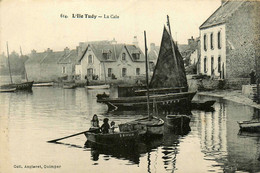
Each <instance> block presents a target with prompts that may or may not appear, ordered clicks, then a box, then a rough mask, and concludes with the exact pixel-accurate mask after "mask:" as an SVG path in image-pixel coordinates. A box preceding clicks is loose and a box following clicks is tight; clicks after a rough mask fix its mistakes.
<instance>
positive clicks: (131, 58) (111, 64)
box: [76, 43, 145, 80]
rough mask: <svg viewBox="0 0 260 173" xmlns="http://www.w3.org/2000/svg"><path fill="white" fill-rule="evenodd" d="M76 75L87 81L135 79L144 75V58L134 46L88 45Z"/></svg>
mask: <svg viewBox="0 0 260 173" xmlns="http://www.w3.org/2000/svg"><path fill="white" fill-rule="evenodd" d="M76 74H77V75H80V76H81V79H86V78H88V79H89V80H92V79H98V80H105V79H107V78H117V79H120V78H128V77H136V76H140V75H144V74H145V57H144V54H143V52H142V51H141V49H140V48H139V47H138V46H136V45H130V44H110V43H107V44H97V43H96V44H95V43H93V44H88V45H87V48H86V49H85V51H84V52H83V54H82V56H81V57H80V59H79V61H78V65H76ZM105 77H106V78H105Z"/></svg>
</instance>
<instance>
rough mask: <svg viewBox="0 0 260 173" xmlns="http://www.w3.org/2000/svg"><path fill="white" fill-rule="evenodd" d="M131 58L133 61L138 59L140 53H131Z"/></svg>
mask: <svg viewBox="0 0 260 173" xmlns="http://www.w3.org/2000/svg"><path fill="white" fill-rule="evenodd" d="M132 56H133V58H134V59H135V60H138V59H140V53H133V54H132Z"/></svg>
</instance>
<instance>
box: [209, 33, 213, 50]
mask: <svg viewBox="0 0 260 173" xmlns="http://www.w3.org/2000/svg"><path fill="white" fill-rule="evenodd" d="M210 48H211V49H214V41H213V33H211V34H210Z"/></svg>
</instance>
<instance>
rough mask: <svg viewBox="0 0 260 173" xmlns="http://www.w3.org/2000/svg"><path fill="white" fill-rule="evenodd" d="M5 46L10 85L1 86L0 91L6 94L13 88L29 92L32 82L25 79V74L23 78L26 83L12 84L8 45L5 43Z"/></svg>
mask: <svg viewBox="0 0 260 173" xmlns="http://www.w3.org/2000/svg"><path fill="white" fill-rule="evenodd" d="M6 46H7V57H8V68H9V74H10V82H11V84H7V85H1V87H0V89H1V90H0V91H2V90H3V91H4V92H6V91H7V90H10V91H13V90H14V88H15V90H23V91H31V90H32V86H33V81H31V82H29V81H28V79H27V75H26V74H25V77H26V80H27V82H23V83H13V79H12V72H11V67H10V66H11V65H10V60H9V50H8V43H6ZM25 73H26V72H25ZM3 91H2V92H3Z"/></svg>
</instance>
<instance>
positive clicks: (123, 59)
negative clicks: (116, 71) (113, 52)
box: [122, 53, 126, 61]
mask: <svg viewBox="0 0 260 173" xmlns="http://www.w3.org/2000/svg"><path fill="white" fill-rule="evenodd" d="M125 60H126V58H125V53H123V54H122V61H125Z"/></svg>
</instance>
